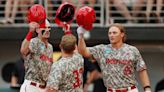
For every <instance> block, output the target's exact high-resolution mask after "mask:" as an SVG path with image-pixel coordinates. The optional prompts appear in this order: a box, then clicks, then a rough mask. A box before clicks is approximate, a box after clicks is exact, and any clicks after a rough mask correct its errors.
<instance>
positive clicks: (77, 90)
mask: <svg viewBox="0 0 164 92" xmlns="http://www.w3.org/2000/svg"><path fill="white" fill-rule="evenodd" d="M83 69H84V60H83V57H82V56H81V55H80V54H79V53H74V54H73V56H72V57H62V58H61V59H60V60H58V61H56V62H54V63H53V65H52V68H51V71H50V75H49V78H48V82H47V86H48V87H50V88H53V89H56V90H58V92H83V80H82V74H83Z"/></svg>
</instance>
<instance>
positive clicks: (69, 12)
mask: <svg viewBox="0 0 164 92" xmlns="http://www.w3.org/2000/svg"><path fill="white" fill-rule="evenodd" d="M74 14H75V7H74V6H73V5H72V4H69V3H67V2H65V3H63V4H61V5H60V6H59V8H58V9H57V11H56V16H55V22H56V23H57V24H58V25H59V26H61V27H63V26H64V23H63V22H66V23H68V24H69V23H71V22H72V21H73V18H74Z"/></svg>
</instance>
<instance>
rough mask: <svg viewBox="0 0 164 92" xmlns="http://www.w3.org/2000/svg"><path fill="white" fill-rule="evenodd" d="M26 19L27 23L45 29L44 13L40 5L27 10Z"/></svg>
mask: <svg viewBox="0 0 164 92" xmlns="http://www.w3.org/2000/svg"><path fill="white" fill-rule="evenodd" d="M27 18H28V21H29V22H37V23H39V25H40V28H43V27H45V20H46V11H45V9H44V7H43V6H42V5H40V4H35V5H33V6H32V7H31V8H30V9H29V11H28V15H27Z"/></svg>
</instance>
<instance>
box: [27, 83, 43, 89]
mask: <svg viewBox="0 0 164 92" xmlns="http://www.w3.org/2000/svg"><path fill="white" fill-rule="evenodd" d="M37 84H38V83H35V82H31V83H30V85H32V86H36V87H37ZM38 87H39V88H42V89H45V88H46V85H38Z"/></svg>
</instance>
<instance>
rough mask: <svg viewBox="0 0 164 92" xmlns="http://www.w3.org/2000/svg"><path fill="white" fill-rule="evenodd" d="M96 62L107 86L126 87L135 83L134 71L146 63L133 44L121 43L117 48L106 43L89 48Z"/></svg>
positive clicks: (142, 67)
mask: <svg viewBox="0 0 164 92" xmlns="http://www.w3.org/2000/svg"><path fill="white" fill-rule="evenodd" d="M89 51H90V53H91V54H92V55H93V57H94V58H95V59H96V61H97V62H98V64H99V66H100V68H101V71H102V74H103V81H104V84H105V86H106V87H107V88H115V89H117V88H126V87H130V86H132V85H137V82H136V79H135V73H134V71H135V70H136V71H142V70H143V69H146V65H145V63H144V61H143V59H142V57H141V54H140V53H139V51H138V49H137V48H136V47H134V46H131V45H128V44H123V46H122V47H121V48H119V49H115V48H113V47H112V46H111V44H108V45H97V46H94V47H90V48H89Z"/></svg>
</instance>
